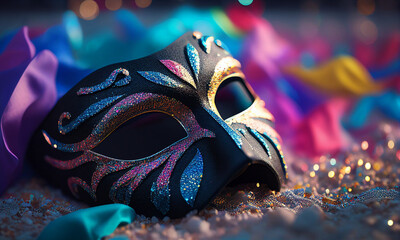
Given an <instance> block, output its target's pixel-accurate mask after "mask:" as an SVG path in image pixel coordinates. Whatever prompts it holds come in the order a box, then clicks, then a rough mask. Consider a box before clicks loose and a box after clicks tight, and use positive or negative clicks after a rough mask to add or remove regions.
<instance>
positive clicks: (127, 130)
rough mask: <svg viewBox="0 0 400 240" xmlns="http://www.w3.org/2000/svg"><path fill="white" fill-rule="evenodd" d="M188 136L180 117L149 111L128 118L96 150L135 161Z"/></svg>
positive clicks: (110, 155)
mask: <svg viewBox="0 0 400 240" xmlns="http://www.w3.org/2000/svg"><path fill="white" fill-rule="evenodd" d="M186 136H187V133H186V131H185V129H184V128H183V126H182V125H181V124H180V123H179V122H178V120H176V119H175V118H173V117H172V116H170V115H167V114H165V113H160V112H150V113H145V114H142V115H139V116H136V117H134V118H132V119H130V120H128V121H126V122H125V123H124V124H122V125H121V126H119V127H118V129H116V130H115V131H114V132H112V133H111V134H110V135H109V136H108V137H107V138H106V139H104V141H103V142H101V143H100V144H99V145H98V146H96V147H95V148H94V149H93V151H94V152H96V153H99V154H102V155H105V156H108V157H112V158H117V159H125V160H134V159H140V158H144V157H148V156H151V155H153V154H155V153H157V152H159V151H161V150H163V149H164V148H166V147H168V146H170V145H172V144H173V143H175V142H177V141H179V140H181V139H182V138H185V137H186Z"/></svg>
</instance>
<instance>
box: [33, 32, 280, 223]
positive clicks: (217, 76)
mask: <svg viewBox="0 0 400 240" xmlns="http://www.w3.org/2000/svg"><path fill="white" fill-rule="evenodd" d="M273 121H274V119H273V116H272V115H271V114H270V112H269V111H268V110H266V109H265V108H264V102H263V101H262V100H261V99H259V98H258V97H257V96H256V95H255V94H254V92H253V91H252V90H251V88H250V86H249V85H248V84H247V82H246V80H245V77H244V75H243V73H242V72H241V70H240V63H239V62H238V61H237V60H235V59H234V58H232V56H230V54H229V53H228V52H227V51H226V50H225V48H224V46H223V43H222V42H221V41H219V40H218V39H214V38H213V37H209V36H202V35H201V34H200V33H198V32H194V33H186V34H184V35H183V36H182V37H180V38H179V39H178V40H176V41H175V42H174V43H172V44H171V45H170V46H168V47H166V48H165V49H163V50H161V51H159V52H157V53H154V54H152V55H150V56H148V57H145V58H142V59H138V60H132V61H128V62H122V63H117V64H112V65H109V66H106V67H103V68H101V69H99V70H97V71H95V72H93V73H92V74H90V75H89V76H87V77H85V78H84V79H83V80H82V81H81V82H79V83H78V84H77V85H76V86H74V87H73V88H72V89H71V90H70V91H69V92H68V93H67V94H65V96H63V97H62V98H61V99H60V100H59V101H58V103H57V104H56V106H55V107H54V108H53V110H52V111H51V112H50V113H49V115H48V116H47V118H46V119H45V120H44V122H43V123H42V124H41V126H40V127H39V129H38V130H37V131H36V133H35V134H34V136H33V137H32V139H31V143H30V147H29V150H28V152H27V158H28V159H30V160H32V161H33V162H34V164H35V166H36V167H37V169H38V170H39V171H40V172H41V173H42V174H43V175H44V176H45V177H46V178H48V179H49V180H50V182H52V183H55V184H56V185H57V186H60V187H62V188H63V189H65V190H66V191H68V192H70V193H72V194H73V195H74V196H75V197H77V198H79V199H81V200H84V201H86V202H88V203H93V204H104V203H110V202H118V203H124V204H127V205H130V206H132V207H133V208H134V209H135V211H136V212H137V213H138V214H144V215H146V216H157V217H162V216H170V217H182V216H184V215H185V214H186V213H188V212H189V211H191V210H194V209H197V210H200V209H202V208H204V207H205V206H206V205H207V203H209V202H210V201H211V200H212V199H213V198H214V197H215V196H216V195H217V194H218V193H219V192H220V191H221V190H222V189H223V188H224V187H225V186H227V185H228V184H241V183H265V184H267V185H268V187H269V188H270V189H271V190H275V191H279V190H280V188H281V184H282V182H284V181H285V179H286V178H287V176H286V166H285V162H284V159H283V156H282V152H281V146H280V138H279V135H278V134H277V133H276V132H275V130H274V129H273V128H272V123H273Z"/></svg>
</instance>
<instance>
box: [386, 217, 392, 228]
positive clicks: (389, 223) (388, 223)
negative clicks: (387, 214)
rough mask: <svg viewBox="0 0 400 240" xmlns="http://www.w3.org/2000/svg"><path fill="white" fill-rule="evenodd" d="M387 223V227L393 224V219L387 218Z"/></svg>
mask: <svg viewBox="0 0 400 240" xmlns="http://www.w3.org/2000/svg"><path fill="white" fill-rule="evenodd" d="M387 225H388V226H389V227H391V226H393V220H392V219H389V220H388V221H387Z"/></svg>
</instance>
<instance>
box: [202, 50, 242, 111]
mask: <svg viewBox="0 0 400 240" xmlns="http://www.w3.org/2000/svg"><path fill="white" fill-rule="evenodd" d="M240 67H241V65H240V62H239V61H238V60H236V59H234V58H232V57H225V58H223V59H221V60H220V61H219V62H218V63H217V65H216V66H215V69H214V75H213V76H212V78H211V81H210V84H209V86H208V92H207V95H208V102H209V104H210V107H211V109H212V110H213V111H214V112H216V113H217V114H218V116H220V117H221V115H220V114H219V112H218V109H217V106H216V105H215V95H216V94H217V90H218V87H219V85H221V83H222V82H224V81H225V80H226V79H227V78H230V77H233V76H238V77H241V78H243V79H244V78H245V77H244V74H243V73H242V71H241V70H240Z"/></svg>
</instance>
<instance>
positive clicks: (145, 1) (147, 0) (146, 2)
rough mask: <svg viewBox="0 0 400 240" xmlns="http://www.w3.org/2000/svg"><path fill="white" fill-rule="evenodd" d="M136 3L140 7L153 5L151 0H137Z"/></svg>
mask: <svg viewBox="0 0 400 240" xmlns="http://www.w3.org/2000/svg"><path fill="white" fill-rule="evenodd" d="M135 4H136V6H138V7H140V8H147V7H148V6H150V5H151V0H135Z"/></svg>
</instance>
